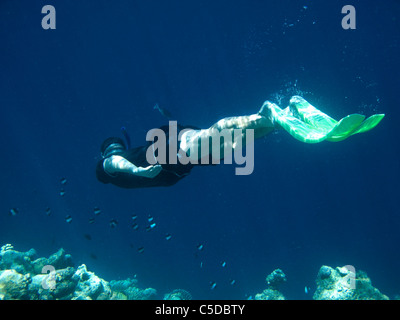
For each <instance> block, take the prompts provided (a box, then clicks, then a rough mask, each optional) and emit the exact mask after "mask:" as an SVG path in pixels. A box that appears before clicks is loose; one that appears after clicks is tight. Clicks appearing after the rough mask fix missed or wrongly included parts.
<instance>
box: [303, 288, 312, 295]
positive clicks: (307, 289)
mask: <svg viewBox="0 0 400 320" xmlns="http://www.w3.org/2000/svg"><path fill="white" fill-rule="evenodd" d="M310 290H311V288H310V287H307V286H305V287H304V293H305V294H307V293H309V292H310Z"/></svg>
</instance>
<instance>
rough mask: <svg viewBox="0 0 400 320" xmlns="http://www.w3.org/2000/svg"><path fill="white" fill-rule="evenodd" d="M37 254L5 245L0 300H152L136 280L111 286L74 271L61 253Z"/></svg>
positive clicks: (150, 293)
mask: <svg viewBox="0 0 400 320" xmlns="http://www.w3.org/2000/svg"><path fill="white" fill-rule="evenodd" d="M35 257H36V251H35V250H34V249H31V250H29V251H27V252H19V251H16V250H14V248H13V247H12V245H10V244H7V245H4V246H3V247H1V250H0V300H11V299H24V300H53V299H57V300H58V299H59V300H126V299H132V300H147V299H155V298H156V295H157V292H156V290H155V289H152V288H147V289H140V288H138V287H137V280H136V279H129V278H128V279H126V280H118V281H116V280H113V281H110V282H107V281H105V280H104V279H101V278H99V277H98V276H97V275H95V274H94V273H93V272H91V271H88V270H87V267H86V265H84V264H82V265H81V266H79V267H77V268H75V267H74V265H73V262H72V257H71V256H70V255H69V254H66V253H65V251H64V249H60V250H58V251H57V252H56V253H54V254H52V255H51V256H50V257H49V258H43V257H42V258H37V259H35Z"/></svg>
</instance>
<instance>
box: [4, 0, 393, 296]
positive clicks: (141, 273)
mask: <svg viewBox="0 0 400 320" xmlns="http://www.w3.org/2000/svg"><path fill="white" fill-rule="evenodd" d="M47 4H50V5H53V6H54V7H55V9H56V29H55V30H44V29H43V28H42V26H41V20H42V18H43V17H44V14H42V13H41V10H42V7H43V6H44V5H47ZM347 4H351V5H353V6H354V7H355V8H356V14H357V15H356V17H357V20H356V21H357V27H356V29H355V30H344V29H343V28H342V25H341V20H342V18H343V17H344V15H343V14H342V13H341V9H342V7H343V6H344V5H347ZM399 17H400V2H399V1H395V0H386V1H379V2H376V1H366V0H364V1H358V0H352V1H313V0H302V1H297V0H290V1H289V0H283V1H282V0H279V1H278V0H271V1H266V0H251V1H249V0H246V1H245V0H243V1H239V0H235V1H225V0H214V1H182V0H180V1H179V0H169V1H161V0H146V1H113V2H112V1H100V0H86V1H76V0H74V1H59V0H50V1H39V0H35V1H28V0H26V1H11V0H2V1H1V3H0V41H1V44H0V48H1V50H0V105H1V117H0V126H1V135H0V140H1V150H2V152H1V157H0V167H1V172H2V174H1V176H2V178H1V181H0V184H1V190H2V191H1V202H0V213H1V214H0V244H1V245H3V244H6V243H11V244H12V245H13V246H14V247H15V248H16V250H19V251H26V250H29V249H30V248H35V250H36V251H37V252H38V255H39V256H49V255H50V254H52V253H54V252H55V251H57V250H58V249H59V248H61V247H62V248H64V249H65V251H66V252H67V253H69V254H71V255H72V257H73V260H74V262H75V264H76V265H80V264H82V263H84V264H86V265H87V267H88V269H89V270H91V271H93V272H95V273H96V274H97V275H98V276H100V277H101V278H104V279H106V280H107V281H110V280H112V279H125V278H128V277H130V278H133V277H137V279H138V280H139V284H140V285H141V286H143V287H153V288H155V289H157V291H158V292H159V294H160V298H162V294H163V293H166V292H169V291H171V290H173V289H176V288H181V289H185V290H187V291H189V292H190V293H191V294H192V296H193V298H194V299H247V298H248V297H249V296H253V295H254V294H255V293H257V292H260V291H262V290H263V289H264V288H265V277H266V276H267V275H268V274H269V273H271V272H272V271H273V270H274V269H276V268H280V269H282V270H283V271H284V272H285V274H286V276H287V279H288V281H287V283H286V284H285V285H284V286H283V287H282V289H281V291H282V292H283V294H284V295H285V296H286V297H287V298H288V299H311V298H312V295H311V294H310V293H308V294H307V293H305V290H304V288H305V286H307V287H309V288H310V290H311V291H313V290H315V278H316V275H317V273H318V270H319V268H320V267H321V266H322V265H330V266H333V267H336V266H343V265H353V266H354V267H355V268H356V270H357V269H361V270H364V271H366V272H367V273H368V276H369V277H370V278H371V279H372V283H373V285H374V286H375V287H377V288H379V290H380V291H381V292H383V293H385V294H386V295H388V296H389V297H394V296H395V295H397V294H399V293H400V277H399V270H400V250H399V249H400V232H399V230H400V215H399V212H400V211H399V208H398V206H399V194H400V183H399V181H400V172H399V171H400V165H399V145H400V144H399V138H400V135H399V129H398V125H399V124H398V119H399V115H400V111H399V109H398V103H399V102H398V93H399V88H400V80H399V74H400V63H399V57H400V32H399V30H400V21H399ZM295 94H299V95H302V96H303V97H304V98H305V99H307V100H308V101H309V102H310V103H312V104H313V105H314V106H316V107H317V108H319V109H321V110H322V111H323V112H326V113H327V114H329V115H331V116H332V117H333V118H335V119H340V118H342V117H344V116H346V115H348V114H351V113H361V114H364V115H366V116H369V115H372V114H374V113H385V114H386V117H385V118H384V119H383V121H382V122H381V124H380V125H378V126H377V127H376V128H375V129H373V130H372V131H370V132H367V133H364V134H360V135H356V136H353V137H351V138H349V139H347V140H345V141H342V142H338V143H329V142H323V143H319V144H315V145H310V144H304V143H301V142H299V141H297V140H295V139H294V138H292V137H291V136H290V135H289V134H287V133H286V132H277V133H274V134H272V135H270V136H268V137H266V138H263V139H260V140H257V141H256V143H255V160H254V163H255V168H254V172H253V173H252V174H251V175H248V176H236V175H235V165H219V166H209V167H201V168H194V169H193V170H192V172H191V174H190V175H189V176H188V177H186V178H184V179H183V180H181V181H180V182H179V183H177V184H176V185H174V186H171V187H168V188H149V189H134V190H125V189H120V188H117V187H115V186H112V185H104V184H102V183H100V182H98V181H97V179H96V176H95V166H96V163H97V161H98V160H99V159H100V145H101V143H102V141H103V140H104V139H105V138H107V137H109V136H120V137H123V136H122V133H121V130H120V129H121V127H122V126H124V127H125V128H126V129H127V132H128V133H129V135H130V138H131V140H132V145H133V146H140V145H143V144H144V143H145V137H146V133H147V131H148V130H150V129H152V128H157V127H160V126H161V125H164V124H167V122H168V120H167V119H166V118H164V117H163V116H162V115H161V114H160V113H159V112H157V111H156V110H154V109H153V106H154V105H155V104H157V103H158V104H159V106H161V107H163V108H166V109H168V110H169V111H170V112H171V114H172V119H173V120H177V121H179V122H180V123H182V124H190V125H195V126H198V127H202V128H207V127H209V126H211V125H212V124H213V123H215V122H216V121H218V120H219V119H221V118H224V117H228V116H236V115H247V114H252V113H255V112H257V111H258V110H259V108H260V107H261V105H262V104H263V102H264V101H265V100H267V99H268V100H271V101H274V102H276V103H278V104H279V105H280V106H281V107H285V106H286V105H287V103H288V101H289V98H290V97H291V96H292V95H295ZM64 179H65V180H64ZM64 192H65V194H64ZM60 193H61V194H63V195H61V194H60ZM95 208H99V210H101V213H100V214H98V215H95V213H94V210H95ZM97 213H98V212H97ZM149 215H150V216H151V217H152V218H154V222H155V223H156V227H155V228H153V229H152V230H150V231H146V226H148V225H149V221H148V219H149ZM132 216H137V218H136V221H133V219H132ZM67 217H70V218H71V219H72V220H71V221H69V220H68V219H67ZM93 218H94V220H91V219H93ZM66 220H68V221H69V222H67V221H66ZM112 220H115V221H117V224H116V225H115V226H114V227H111V226H110V221H112ZM92 222H94V223H92ZM133 223H137V225H138V226H139V227H138V229H137V230H134V229H133V228H132V225H133ZM168 235H170V237H169V236H168ZM199 249H201V250H199ZM224 262H225V263H224ZM233 280H234V281H233ZM214 283H216V285H215V286H213V284H214Z"/></svg>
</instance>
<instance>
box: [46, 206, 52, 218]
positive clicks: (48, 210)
mask: <svg viewBox="0 0 400 320" xmlns="http://www.w3.org/2000/svg"><path fill="white" fill-rule="evenodd" d="M45 213H46V216H49V215H51V209H50V208H49V207H47V208H46V211H45Z"/></svg>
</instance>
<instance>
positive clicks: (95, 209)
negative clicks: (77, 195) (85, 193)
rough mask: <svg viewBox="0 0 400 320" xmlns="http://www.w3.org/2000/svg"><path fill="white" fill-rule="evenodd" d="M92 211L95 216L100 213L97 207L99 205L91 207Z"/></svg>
mask: <svg viewBox="0 0 400 320" xmlns="http://www.w3.org/2000/svg"><path fill="white" fill-rule="evenodd" d="M93 213H94V214H95V215H96V216H98V215H99V214H100V213H101V210H100V208H99V207H94V208H93Z"/></svg>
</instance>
